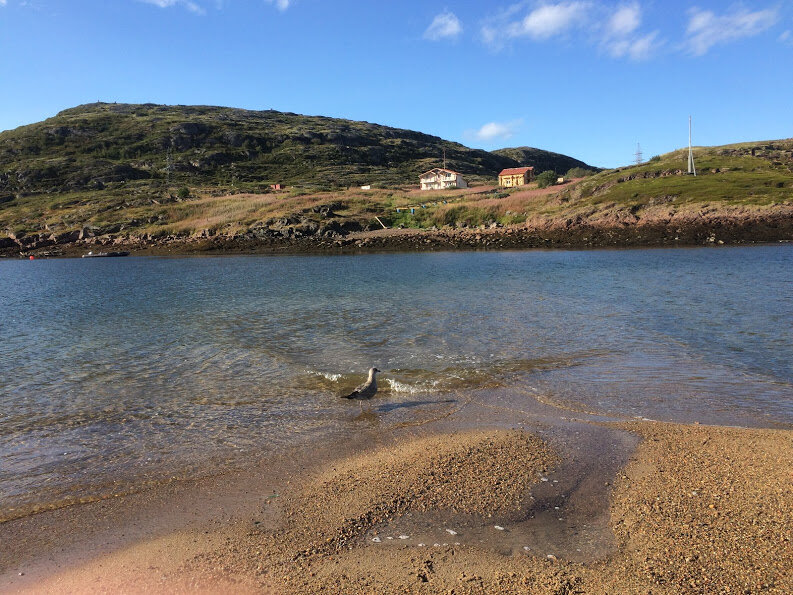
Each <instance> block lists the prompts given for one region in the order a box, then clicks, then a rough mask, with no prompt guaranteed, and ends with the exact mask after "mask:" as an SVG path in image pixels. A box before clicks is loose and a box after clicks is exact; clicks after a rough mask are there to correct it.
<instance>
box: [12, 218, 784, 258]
mask: <svg viewBox="0 0 793 595" xmlns="http://www.w3.org/2000/svg"><path fill="white" fill-rule="evenodd" d="M287 231H290V230H287ZM284 233H285V232H284ZM780 242H785V243H786V242H793V216H791V214H790V213H787V212H780V213H777V214H773V215H767V216H763V217H755V218H750V219H743V218H739V217H718V216H715V217H707V216H706V217H701V218H699V219H697V218H693V219H685V220H682V221H673V220H669V219H668V218H666V219H664V218H661V219H658V220H655V219H648V220H647V221H646V222H642V223H631V222H622V223H617V222H608V223H602V222H601V223H596V222H594V223H590V222H587V221H574V220H565V221H552V222H545V223H543V224H535V225H531V224H522V225H514V226H501V227H492V226H491V227H479V228H442V229H426V230H425V229H413V228H391V229H377V230H370V231H361V232H349V233H343V234H342V233H338V234H333V235H331V236H299V235H294V234H285V235H283V234H282V233H281V232H278V231H273V230H270V229H264V230H249V231H247V232H241V233H237V234H232V235H220V234H218V235H213V236H168V237H163V238H149V237H128V236H120V235H114V234H106V235H101V236H96V237H87V238H84V239H77V236H76V234H61V236H56V235H55V234H39V235H36V236H30V237H23V238H19V239H17V238H14V239H12V238H3V239H0V257H6V258H17V257H23V258H26V257H29V256H34V257H38V258H42V257H74V256H80V255H82V254H85V253H86V252H88V251H90V250H93V251H99V250H101V251H122V250H123V251H129V252H131V253H132V254H133V255H168V256H177V255H180V256H181V255H185V256H187V255H209V254H273V255H277V254H284V255H286V254H355V253H370V252H428V251H449V250H461V251H465V250H528V249H572V250H575V249H591V248H595V249H596V248H650V247H693V246H721V245H751V244H770V243H774V244H775V243H780Z"/></svg>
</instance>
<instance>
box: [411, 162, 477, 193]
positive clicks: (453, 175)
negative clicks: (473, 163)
mask: <svg viewBox="0 0 793 595" xmlns="http://www.w3.org/2000/svg"><path fill="white" fill-rule="evenodd" d="M419 179H420V180H421V189H422V190H444V189H446V188H468V184H467V183H466V181H465V180H463V176H462V174H459V173H457V172H456V171H452V170H450V169H443V168H441V167H436V168H433V169H431V170H430V171H428V172H424V173H423V174H421V175H420V176H419Z"/></svg>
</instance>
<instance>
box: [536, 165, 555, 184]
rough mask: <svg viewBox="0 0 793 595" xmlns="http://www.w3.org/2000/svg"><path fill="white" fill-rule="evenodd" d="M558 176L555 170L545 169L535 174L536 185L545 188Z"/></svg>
mask: <svg viewBox="0 0 793 595" xmlns="http://www.w3.org/2000/svg"><path fill="white" fill-rule="evenodd" d="M558 178H559V176H558V175H556V172H555V171H553V170H550V169H549V170H546V171H544V172H542V173H541V174H540V175H538V176H537V187H538V188H547V187H548V186H553V185H554V184H556V180H557V179H558Z"/></svg>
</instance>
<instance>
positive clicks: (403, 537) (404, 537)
mask: <svg viewBox="0 0 793 595" xmlns="http://www.w3.org/2000/svg"><path fill="white" fill-rule="evenodd" d="M399 538H400V539H410V536H409V535H400V536H399Z"/></svg>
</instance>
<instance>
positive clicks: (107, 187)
mask: <svg viewBox="0 0 793 595" xmlns="http://www.w3.org/2000/svg"><path fill="white" fill-rule="evenodd" d="M443 151H445V152H446V156H447V159H448V166H449V167H450V168H453V169H456V170H458V171H460V172H462V173H464V174H465V175H466V177H467V178H468V179H469V180H470V181H472V182H482V181H485V180H489V179H491V178H493V177H494V176H495V174H496V173H497V172H498V171H499V170H500V169H502V168H504V167H514V166H516V165H518V162H517V161H515V160H514V159H512V158H510V157H506V156H503V155H498V154H494V153H488V152H486V151H481V150H475V149H469V148H467V147H465V146H463V145H460V144H458V143H452V142H449V141H445V140H443V139H440V138H438V137H434V136H430V135H426V134H422V133H419V132H414V131H409V130H400V129H395V128H388V127H385V126H379V125H375V124H370V123H368V122H354V121H349V120H340V119H335V118H325V117H319V116H300V115H297V114H290V113H282V112H275V111H261V112H257V111H248V110H239V109H232V108H221V107H206V106H158V105H149V104H147V105H126V104H101V103H100V104H91V105H85V106H80V107H76V108H73V109H69V110H65V111H63V112H61V113H60V114H58V115H57V116H55V117H53V118H50V119H48V120H45V121H44V122H40V123H37V124H32V125H29V126H23V127H20V128H18V129H16V130H11V131H6V132H3V133H0V233H1V232H2V231H3V230H5V231H6V232H7V233H9V234H21V233H35V232H39V231H47V230H52V231H54V232H56V233H57V232H61V231H65V230H69V229H79V228H80V227H82V226H83V225H94V226H99V227H102V226H109V225H110V226H112V225H114V224H118V223H123V224H125V225H126V226H127V227H128V228H133V227H141V223H140V222H141V221H144V222H145V225H150V224H151V222H150V221H149V220H150V219H153V218H154V221H160V220H159V219H156V218H157V217H160V218H167V220H168V221H169V222H171V223H173V222H174V218H175V217H176V218H178V217H180V216H181V215H180V213H181V212H182V211H184V210H185V208H184V207H179V206H175V207H173V208H171V209H163V208H158V207H159V205H163V204H165V203H175V202H176V200H175V196H176V195H177V190H178V189H179V188H188V189H189V190H190V192H191V194H192V196H193V197H208V196H222V195H226V194H230V193H240V192H245V193H263V192H266V191H267V190H268V187H269V185H270V184H271V183H279V182H280V183H285V184H287V185H288V186H290V187H291V188H297V189H299V192H300V193H306V192H318V191H323V190H324V191H328V190H338V189H341V188H347V187H349V186H359V185H363V184H367V183H374V184H376V185H378V186H381V187H382V186H386V187H393V186H397V185H399V184H413V183H415V181H416V179H417V176H418V174H419V173H421V172H423V171H426V170H427V169H429V168H431V167H433V166H436V165H438V161H439V157H440V156H441V154H442V153H443ZM169 153H170V157H169ZM537 156H538V157H542V158H546V159H551V160H553V159H556V158H560V159H569V158H567V157H566V156H563V155H562V156H557V155H556V154H548V155H545V152H542V151H540V152H539V153H538V155H537ZM169 159H170V166H169ZM169 169H170V172H169ZM222 202H224V203H226V207H225V208H223V209H221V210H223V211H226V213H227V216H233V214H234V213H235V212H249V211H251V210H252V208H253V207H252V206H251V207H243V206H240V205H232V204H231V203H233V202H234V201H232V200H224V201H222ZM158 203H159V204H158ZM187 210H190V209H187ZM276 210H277V209H276ZM250 218H252V219H257V218H261V217H259V216H258V215H257V216H256V217H253V216H252V217H249V219H250Z"/></svg>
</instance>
